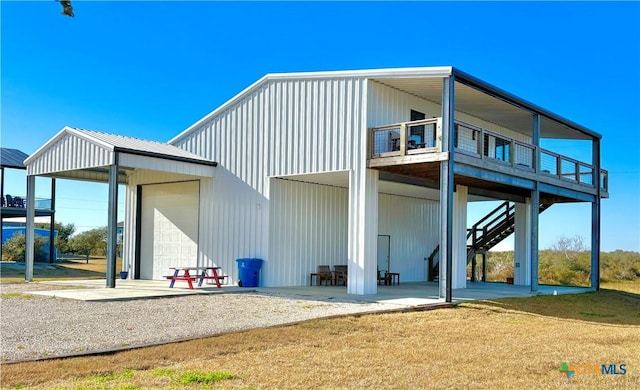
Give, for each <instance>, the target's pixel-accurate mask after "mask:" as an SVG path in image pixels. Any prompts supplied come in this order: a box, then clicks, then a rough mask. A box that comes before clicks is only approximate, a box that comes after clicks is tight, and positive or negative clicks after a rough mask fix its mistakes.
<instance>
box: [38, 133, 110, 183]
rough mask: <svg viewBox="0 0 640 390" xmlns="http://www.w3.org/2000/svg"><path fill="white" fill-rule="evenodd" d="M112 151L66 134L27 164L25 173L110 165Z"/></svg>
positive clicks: (42, 172) (44, 172) (42, 173)
mask: <svg viewBox="0 0 640 390" xmlns="http://www.w3.org/2000/svg"><path fill="white" fill-rule="evenodd" d="M112 163H113V152H112V151H111V150H108V149H106V148H104V147H102V146H99V145H96V144H95V143H92V142H89V141H87V140H85V139H83V138H80V137H77V136H74V135H70V134H66V135H64V136H63V137H61V138H60V139H59V140H58V141H57V142H55V143H54V144H53V145H51V146H50V147H49V148H47V149H46V150H44V151H43V153H41V154H40V155H39V156H38V157H37V158H36V159H35V160H33V161H31V162H30V163H29V164H28V165H27V175H30V176H31V175H44V174H48V173H53V172H59V171H70V170H74V169H84V168H95V167H102V166H107V165H111V164H112Z"/></svg>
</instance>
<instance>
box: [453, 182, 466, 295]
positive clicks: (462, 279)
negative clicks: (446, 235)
mask: <svg viewBox="0 0 640 390" xmlns="http://www.w3.org/2000/svg"><path fill="white" fill-rule="evenodd" d="M455 187H456V191H455V193H454V194H453V250H452V252H451V254H452V257H453V266H452V267H451V272H452V274H453V278H452V281H451V288H467V200H468V188H467V187H465V186H462V185H456V186H455Z"/></svg>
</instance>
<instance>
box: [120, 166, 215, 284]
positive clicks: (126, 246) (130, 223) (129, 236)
mask: <svg viewBox="0 0 640 390" xmlns="http://www.w3.org/2000/svg"><path fill="white" fill-rule="evenodd" d="M199 179H200V178H199V177H196V176H187V175H180V174H175V173H165V172H159V171H151V170H136V171H134V172H133V173H132V174H131V175H129V177H128V184H127V185H126V186H125V189H124V197H125V204H124V207H125V212H124V216H125V219H124V233H123V251H122V260H123V261H122V263H123V264H122V267H123V269H124V270H127V269H129V270H130V271H131V273H132V274H133V273H134V272H135V269H134V261H135V246H134V243H135V238H136V205H137V199H136V196H137V186H138V185H141V184H157V183H172V182H184V181H189V180H199ZM203 181H204V182H207V181H211V179H203ZM204 186H205V185H204V184H203V185H202V186H201V189H202V187H204ZM201 197H202V195H201ZM202 207H203V206H202V202H200V209H202ZM200 219H202V216H200ZM200 229H202V228H200ZM200 259H201V257H198V265H201V264H202V263H201V260H200Z"/></svg>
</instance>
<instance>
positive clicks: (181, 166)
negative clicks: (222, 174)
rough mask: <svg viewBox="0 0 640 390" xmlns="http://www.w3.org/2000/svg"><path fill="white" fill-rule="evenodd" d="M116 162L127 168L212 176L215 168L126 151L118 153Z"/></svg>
mask: <svg viewBox="0 0 640 390" xmlns="http://www.w3.org/2000/svg"><path fill="white" fill-rule="evenodd" d="M118 164H119V165H120V166H122V167H127V168H137V169H149V170H155V171H161V172H172V173H180V174H183V175H192V176H203V177H214V176H215V169H216V168H215V167H213V166H210V165H202V164H196V163H191V162H185V161H176V160H170V159H163V158H161V157H148V156H139V155H136V154H128V153H120V154H119V155H118Z"/></svg>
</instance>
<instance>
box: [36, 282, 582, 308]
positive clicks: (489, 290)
mask: <svg viewBox="0 0 640 390" xmlns="http://www.w3.org/2000/svg"><path fill="white" fill-rule="evenodd" d="M41 283H43V284H52V285H60V286H65V287H67V288H66V289H61V290H49V291H34V292H30V294H35V295H45V296H56V297H59V298H67V299H78V300H82V301H115V300H131V299H148V298H161V297H171V296H183V295H193V294H228V293H251V292H253V293H256V292H257V293H265V294H269V295H280V294H281V295H296V296H300V297H308V298H310V299H313V298H314V297H316V298H323V299H328V300H336V301H345V302H378V303H390V304H396V305H398V306H404V307H417V306H424V305H431V304H437V303H442V302H444V299H441V298H440V297H439V296H438V283H437V282H413V283H403V284H401V285H395V286H378V292H377V294H373V295H350V294H347V289H346V287H344V286H294V287H256V288H243V287H237V286H230V285H224V286H223V287H222V288H221V289H219V288H217V287H215V285H211V284H205V285H203V286H202V287H196V288H195V289H193V290H189V289H188V288H187V287H186V283H185V285H184V286H180V285H179V284H176V286H175V287H174V288H169V286H168V285H169V282H167V281H160V280H118V281H117V282H116V287H115V288H107V287H105V286H106V281H105V280H104V279H92V280H61V281H48V282H41ZM177 283H178V282H177ZM68 287H73V288H71V289H70V288H68ZM588 291H591V290H590V289H588V288H580V287H562V286H540V288H539V291H538V293H537V294H533V293H531V289H530V287H529V286H516V285H508V284H504V283H486V282H467V288H465V289H455V290H453V294H452V295H453V300H454V303H460V302H466V301H475V300H484V299H499V298H507V297H529V296H532V295H544V294H547V295H553V294H577V293H583V292H588Z"/></svg>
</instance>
